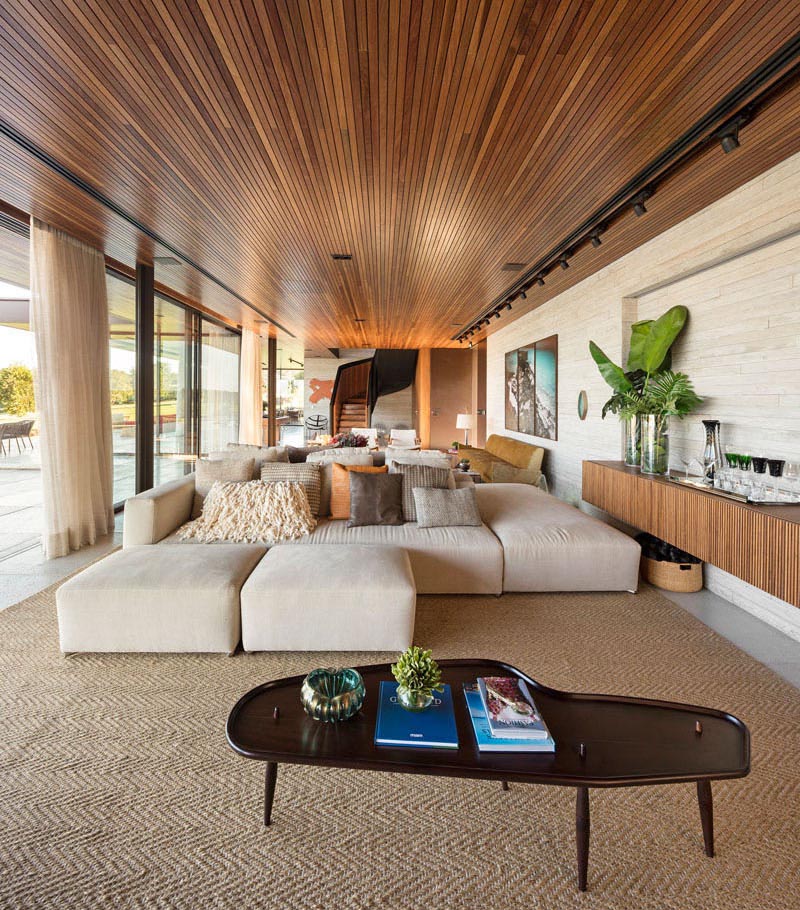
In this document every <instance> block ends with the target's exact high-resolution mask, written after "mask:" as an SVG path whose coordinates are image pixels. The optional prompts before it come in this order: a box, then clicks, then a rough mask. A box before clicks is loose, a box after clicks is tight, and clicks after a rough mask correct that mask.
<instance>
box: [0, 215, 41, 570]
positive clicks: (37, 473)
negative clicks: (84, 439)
mask: <svg viewBox="0 0 800 910" xmlns="http://www.w3.org/2000/svg"><path fill="white" fill-rule="evenodd" d="M28 243H29V242H28V229H27V227H26V226H25V225H22V224H17V223H16V222H13V221H11V220H9V221H7V222H6V221H5V220H4V219H3V220H0V561H2V560H4V559H8V558H9V557H11V556H14V555H15V554H17V553H24V552H25V551H26V550H33V549H34V548H36V547H38V546H39V541H40V539H41V533H42V521H43V518H42V479H41V461H40V454H39V429H38V426H37V419H38V415H37V413H36V401H35V398H34V377H35V374H36V349H35V346H34V341H33V333H32V332H31V330H30V292H29V290H28V282H29V274H30V273H29V265H28V257H29V246H28Z"/></svg>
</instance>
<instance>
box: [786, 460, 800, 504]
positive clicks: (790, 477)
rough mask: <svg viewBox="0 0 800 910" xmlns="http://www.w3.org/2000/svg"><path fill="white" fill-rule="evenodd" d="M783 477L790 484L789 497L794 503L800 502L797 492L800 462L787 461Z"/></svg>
mask: <svg viewBox="0 0 800 910" xmlns="http://www.w3.org/2000/svg"><path fill="white" fill-rule="evenodd" d="M783 476H784V477H785V478H786V480H787V481H788V482H789V495H790V496H791V500H792V502H800V494H798V492H797V482H798V480H800V461H787V462H786V464H785V466H784V468H783Z"/></svg>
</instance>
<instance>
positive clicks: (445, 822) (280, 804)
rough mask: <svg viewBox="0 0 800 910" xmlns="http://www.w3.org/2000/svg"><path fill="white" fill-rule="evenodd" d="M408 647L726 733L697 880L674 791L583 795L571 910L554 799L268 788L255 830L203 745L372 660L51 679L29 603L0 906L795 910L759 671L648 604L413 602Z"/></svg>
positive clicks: (285, 782) (486, 787)
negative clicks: (723, 765)
mask: <svg viewBox="0 0 800 910" xmlns="http://www.w3.org/2000/svg"><path fill="white" fill-rule="evenodd" d="M341 596H342V597H346V596H347V595H346V593H345V592H342V594H341ZM416 640H417V641H418V642H419V643H422V644H424V645H426V646H428V647H432V648H433V649H434V653H435V654H436V655H437V656H439V657H464V656H474V657H477V656H487V657H496V658H501V659H505V660H507V661H509V662H511V663H513V664H515V665H517V666H518V667H520V668H521V669H523V670H525V671H527V672H528V673H530V674H531V675H533V676H534V677H535V678H537V679H539V680H541V681H542V682H545V683H547V684H549V685H552V686H556V687H559V688H565V689H573V690H577V691H600V692H616V693H624V694H631V695H641V696H651V697H656V698H670V699H675V700H679V701H688V702H694V703H696V704H701V705H709V706H712V707H718V708H723V709H726V710H729V711H732V712H733V713H735V714H737V715H738V716H740V717H741V718H742V719H743V720H744V721H745V722H746V723H747V724H748V725H749V726H750V729H751V732H752V737H753V762H752V772H751V774H750V776H749V777H748V778H745V779H744V780H741V781H730V782H722V783H718V784H715V785H714V797H715V816H716V817H715V821H716V845H717V856H716V858H714V859H707V858H706V857H705V856H704V854H703V849H702V835H701V828H700V819H699V814H698V810H697V804H696V797H695V788H694V785H690V784H687V785H685V786H684V785H681V786H670V787H661V788H658V787H642V788H637V789H632V790H616V791H615V790H606V791H602V790H595V791H592V795H591V812H592V843H591V854H590V864H589V891H588V892H587V893H586V894H583V895H581V894H579V893H578V892H577V891H576V887H575V846H574V811H575V809H574V790H572V789H563V788H559V787H533V786H527V787H526V786H523V785H514V784H512V785H511V790H510V792H507V793H504V792H503V791H502V790H501V788H500V785H499V784H495V783H483V782H474V781H467V780H446V779H435V778H426V777H418V776H406V775H388V774H379V773H366V772H360V773H359V772H347V771H338V770H332V769H314V768H303V767H290V766H283V767H281V769H280V771H279V774H278V788H277V794H276V798H275V806H274V811H273V826H272V828H271V829H269V830H265V829H264V828H263V826H262V799H263V766H262V765H260V764H257V763H255V762H250V761H248V760H246V759H244V758H241V757H239V756H237V755H235V754H234V753H233V752H231V750H230V749H229V748H228V746H227V744H226V741H225V735H224V728H225V720H226V718H227V715H228V712H229V710H230V708H231V706H232V705H233V704H234V702H235V701H236V699H237V698H238V697H239V696H240V695H241V694H242V693H244V692H245V691H246V690H247V689H249V688H251V687H252V686H255V685H256V684H258V683H260V682H262V681H265V680H267V679H270V678H273V677H278V676H284V675H287V674H294V673H302V672H306V671H307V670H309V669H311V668H312V667H314V666H324V665H329V664H342V663H344V664H357V663H372V662H376V661H378V660H384V659H389V658H390V657H392V656H393V655H390V654H386V655H374V654H347V655H341V654H340V655H327V654H326V655H319V654H316V655H315V654H241V653H240V654H237V655H235V656H234V657H224V656H208V655H196V656H195V655H187V656H172V655H159V656H150V655H104V656H103V655H97V656H89V655H85V656H74V657H69V658H66V659H65V658H64V657H62V656H61V655H60V653H59V650H58V641H57V628H56V615H55V604H54V589H52V588H51V589H48V590H45V591H43V592H42V593H40V594H38V595H36V596H35V597H32V598H30V599H29V600H27V601H24V602H23V603H21V604H19V605H17V606H16V607H12V608H10V609H9V610H7V611H5V612H3V613H1V614H0V666H1V669H2V675H0V722H1V723H2V732H1V734H0V735H1V736H2V740H1V742H2V745H0V750H1V751H2V760H1V765H0V906H2V907H3V908H9V907H13V908H16V907H46V908H61V907H81V908H84V907H85V908H94V907H123V908H126V907H143V908H144V907H148V908H149V907H159V908H162V907H163V908H167V907H169V908H217V907H225V908H227V907H236V908H249V907H253V908H255V907H259V908H313V910H316V908H319V910H323V908H325V910H327V908H337V910H341V908H379V907H380V908H407V907H431V908H476V910H477V908H481V910H483V908H495V907H496V908H525V910H530V908H538V907H546V908H575V907H585V908H614V910H619V908H628V907H631V908H658V910H665V908H681V910H687V908H702V910H709V908H732V910H733V908H735V910H745V908H759V910H775V908H797V907H799V906H800V821H799V819H800V813H799V812H798V794H799V793H800V697H799V696H798V692H797V690H795V689H794V688H792V687H791V686H790V685H789V684H787V683H785V682H783V681H782V680H781V679H780V678H779V677H778V676H776V675H775V674H773V673H772V672H771V671H770V670H768V669H766V668H765V667H763V666H762V665H760V664H758V663H757V662H755V661H754V660H752V659H750V658H749V657H747V656H746V655H745V654H743V653H742V652H741V651H739V650H737V649H736V648H735V647H734V646H733V645H731V644H730V643H728V642H727V641H725V640H724V639H722V638H720V637H719V636H717V635H716V634H715V633H714V632H712V631H711V630H709V629H708V628H706V627H705V626H704V625H702V624H701V623H699V622H698V621H696V620H695V619H694V618H692V617H691V616H689V615H688V614H686V613H685V612H684V611H682V610H681V609H679V608H678V607H676V606H674V605H672V604H671V603H670V602H668V601H667V600H665V599H664V598H663V597H662V596H660V595H659V594H657V593H656V592H655V591H654V590H652V589H648V588H645V589H643V590H642V592H641V593H640V594H638V595H636V596H633V595H627V594H622V595H620V594H607V595H602V594H601V595H505V596H503V597H502V598H501V599H495V598H493V597H421V598H420V601H419V607H418V614H417V631H416Z"/></svg>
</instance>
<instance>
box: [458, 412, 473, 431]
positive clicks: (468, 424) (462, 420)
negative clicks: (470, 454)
mask: <svg viewBox="0 0 800 910" xmlns="http://www.w3.org/2000/svg"><path fill="white" fill-rule="evenodd" d="M456 429H457V430H471V429H472V414H459V415H458V416H457V417H456Z"/></svg>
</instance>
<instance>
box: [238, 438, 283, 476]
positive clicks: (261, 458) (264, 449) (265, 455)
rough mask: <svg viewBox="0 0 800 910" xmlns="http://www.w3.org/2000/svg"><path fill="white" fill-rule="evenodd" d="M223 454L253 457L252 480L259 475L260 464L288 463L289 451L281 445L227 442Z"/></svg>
mask: <svg viewBox="0 0 800 910" xmlns="http://www.w3.org/2000/svg"><path fill="white" fill-rule="evenodd" d="M225 455H227V456H228V457H230V456H231V455H233V456H235V457H236V458H252V459H253V462H254V464H253V478H252V479H253V480H258V479H259V478H260V477H261V465H262V464H265V463H268V462H270V463H271V462H281V463H283V464H288V463H289V452H288V451H287V450H286V449H285V448H284V447H283V446H254V445H249V444H248V443H244V442H229V443H228V445H227V447H226V449H225Z"/></svg>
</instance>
